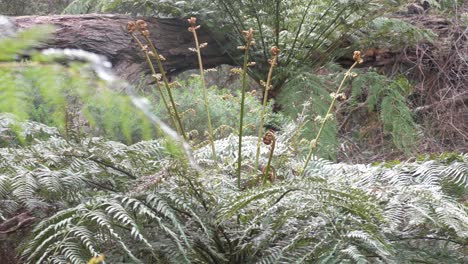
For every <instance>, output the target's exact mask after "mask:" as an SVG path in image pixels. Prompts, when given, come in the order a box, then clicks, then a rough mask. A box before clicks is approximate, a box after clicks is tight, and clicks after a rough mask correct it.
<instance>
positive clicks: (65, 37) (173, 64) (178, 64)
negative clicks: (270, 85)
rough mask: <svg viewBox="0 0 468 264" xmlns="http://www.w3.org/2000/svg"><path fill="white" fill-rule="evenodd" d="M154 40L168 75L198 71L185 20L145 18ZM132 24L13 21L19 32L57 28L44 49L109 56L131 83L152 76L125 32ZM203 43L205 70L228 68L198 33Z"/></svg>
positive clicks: (92, 18)
mask: <svg viewBox="0 0 468 264" xmlns="http://www.w3.org/2000/svg"><path fill="white" fill-rule="evenodd" d="M143 19H144V20H145V21H147V22H148V25H149V31H150V32H151V38H152V40H153V41H154V43H155V44H156V47H157V49H158V51H159V52H160V53H161V54H162V55H163V56H164V57H165V58H166V59H167V60H166V62H165V63H164V66H165V70H166V72H167V73H168V74H169V75H171V74H174V73H178V72H181V71H184V70H187V69H192V68H196V67H198V66H197V65H198V64H197V58H196V54H195V53H194V52H192V51H189V48H190V47H193V46H194V40H193V36H192V34H191V33H190V32H188V31H187V28H188V23H187V21H186V20H184V19H169V18H168V19H161V18H152V17H146V18H143ZM130 20H133V19H132V18H131V17H129V16H126V15H108V14H99V15H96V14H90V15H54V16H23V17H14V18H12V21H13V22H14V24H15V25H16V27H18V28H19V29H24V28H30V27H33V26H35V25H40V24H51V25H53V26H55V27H56V30H55V33H54V36H52V37H51V40H50V41H49V42H47V43H46V44H44V45H43V46H42V47H41V48H76V49H83V50H86V51H91V52H94V53H97V54H101V55H104V56H106V57H107V58H108V59H109V60H110V61H111V62H112V64H113V66H114V70H115V71H116V73H117V74H118V75H119V76H121V77H122V78H124V79H127V80H129V81H136V80H138V79H139V78H140V76H141V74H142V73H144V74H149V67H148V65H146V62H145V58H144V54H143V52H141V51H140V49H139V48H138V45H137V44H136V43H135V41H134V40H133V39H132V37H131V35H130V34H129V33H128V32H127V30H126V25H127V22H128V21H130ZM198 34H199V39H200V43H203V42H207V43H208V47H207V48H205V49H203V60H204V65H205V67H207V68H208V67H214V66H217V65H220V64H226V63H227V64H229V63H231V60H230V59H229V56H227V54H224V53H223V52H222V50H221V49H220V47H219V46H218V45H217V44H216V42H215V40H214V39H213V38H212V36H211V35H210V33H209V31H208V30H205V29H204V28H203V27H202V28H201V29H200V30H199V31H198Z"/></svg>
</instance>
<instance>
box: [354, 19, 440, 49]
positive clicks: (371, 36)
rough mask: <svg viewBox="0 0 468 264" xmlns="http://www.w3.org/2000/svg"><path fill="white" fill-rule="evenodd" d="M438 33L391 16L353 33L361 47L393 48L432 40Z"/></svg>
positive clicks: (375, 20)
mask: <svg viewBox="0 0 468 264" xmlns="http://www.w3.org/2000/svg"><path fill="white" fill-rule="evenodd" d="M436 36H437V35H436V34H435V33H434V32H432V31H431V30H429V29H423V28H419V27H417V26H414V25H412V24H410V23H408V22H406V21H403V20H401V19H397V18H391V17H378V18H376V19H374V20H373V21H372V22H371V23H369V25H367V27H366V28H365V29H364V30H362V31H357V32H356V33H355V34H353V35H352V38H353V40H354V41H355V42H356V43H358V44H357V45H356V46H358V47H360V48H361V49H364V48H374V47H379V48H380V49H389V50H393V49H395V48H400V47H404V46H408V45H415V44H418V43H420V42H422V41H425V42H432V41H433V40H434V39H435V37H436Z"/></svg>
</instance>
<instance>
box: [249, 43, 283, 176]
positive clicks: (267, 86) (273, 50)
mask: <svg viewBox="0 0 468 264" xmlns="http://www.w3.org/2000/svg"><path fill="white" fill-rule="evenodd" d="M270 52H271V54H272V55H273V56H272V58H271V59H270V60H269V61H268V62H269V63H270V69H269V70H268V77H267V81H266V84H265V93H264V94H263V104H262V111H261V113H260V124H259V127H258V141H257V152H256V154H255V168H258V159H259V157H260V146H261V143H262V134H263V124H264V122H265V109H266V105H267V101H268V92H269V91H270V86H271V77H272V75H273V69H274V68H275V67H276V65H277V61H278V55H279V49H278V48H277V47H272V48H271V50H270Z"/></svg>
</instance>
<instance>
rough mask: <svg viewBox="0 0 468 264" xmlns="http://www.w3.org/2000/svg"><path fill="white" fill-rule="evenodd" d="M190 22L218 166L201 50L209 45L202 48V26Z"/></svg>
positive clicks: (209, 132) (212, 145) (214, 159)
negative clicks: (199, 30) (200, 39)
mask: <svg viewBox="0 0 468 264" xmlns="http://www.w3.org/2000/svg"><path fill="white" fill-rule="evenodd" d="M188 21H189V23H190V25H191V26H190V27H189V31H190V32H192V33H193V38H194V39H195V48H196V51H197V58H198V66H199V68H200V78H201V82H202V89H203V103H204V105H205V111H206V116H207V119H208V134H209V140H210V144H211V151H212V153H213V161H214V162H215V164H216V162H217V158H216V148H215V144H214V135H213V125H212V124H211V116H210V108H209V106H208V97H207V95H206V82H205V72H204V70H203V62H202V58H201V48H202V47H205V46H206V45H207V44H205V43H204V44H202V45H203V46H200V44H199V42H198V36H197V29H198V28H199V27H200V26H197V25H196V21H197V19H196V18H195V17H191V18H190V19H188Z"/></svg>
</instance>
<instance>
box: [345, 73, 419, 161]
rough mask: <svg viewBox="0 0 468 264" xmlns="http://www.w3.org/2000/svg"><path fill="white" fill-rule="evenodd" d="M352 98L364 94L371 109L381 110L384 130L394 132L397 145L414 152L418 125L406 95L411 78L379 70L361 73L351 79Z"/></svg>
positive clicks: (392, 134)
mask: <svg viewBox="0 0 468 264" xmlns="http://www.w3.org/2000/svg"><path fill="white" fill-rule="evenodd" d="M352 85H353V86H352V87H353V88H352V90H351V100H352V102H354V103H357V102H358V100H359V98H362V96H365V97H366V99H365V102H364V103H365V104H366V105H367V107H368V109H369V111H378V112H379V113H380V120H381V121H382V123H383V128H384V131H386V132H388V133H390V134H391V136H392V140H393V143H394V144H395V146H396V147H397V148H398V149H400V150H402V151H405V152H411V150H412V149H413V147H414V146H415V144H416V143H417V135H416V127H415V123H414V120H413V116H412V112H411V110H410V109H409V107H408V103H407V100H406V97H407V96H408V95H410V94H411V92H412V90H413V88H412V85H411V84H410V83H409V82H408V80H407V79H406V78H404V77H399V78H397V79H395V80H390V79H388V78H386V77H385V76H383V75H380V74H378V73H376V72H372V71H370V72H366V73H364V74H360V75H359V77H358V78H355V79H354V80H353V83H352Z"/></svg>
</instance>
